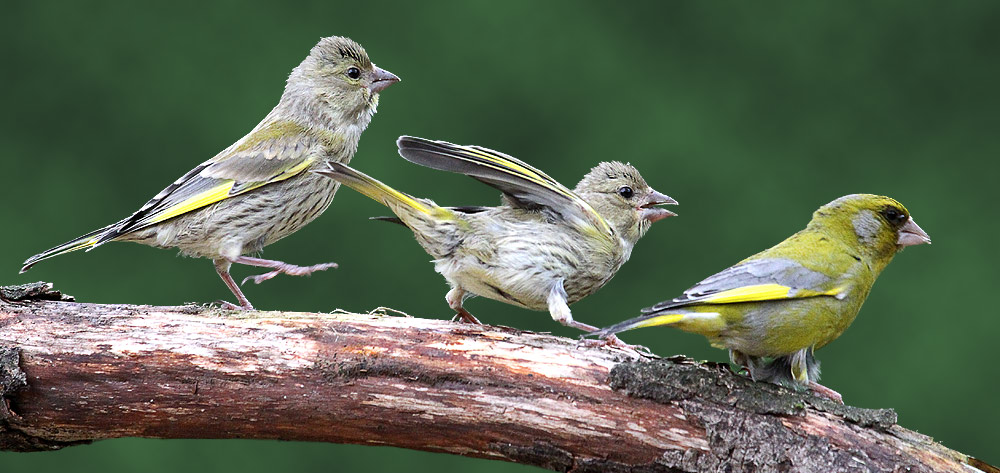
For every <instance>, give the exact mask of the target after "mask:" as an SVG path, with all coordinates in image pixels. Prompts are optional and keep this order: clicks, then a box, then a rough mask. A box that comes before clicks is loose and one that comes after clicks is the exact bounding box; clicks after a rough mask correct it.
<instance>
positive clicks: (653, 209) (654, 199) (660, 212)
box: [639, 191, 677, 223]
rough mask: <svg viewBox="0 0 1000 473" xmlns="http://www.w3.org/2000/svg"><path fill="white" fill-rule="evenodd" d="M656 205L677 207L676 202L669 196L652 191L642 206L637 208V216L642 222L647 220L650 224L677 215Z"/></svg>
mask: <svg viewBox="0 0 1000 473" xmlns="http://www.w3.org/2000/svg"><path fill="white" fill-rule="evenodd" d="M658 205H677V201H676V200H674V199H673V198H672V197H670V196H669V195H666V194H661V193H659V192H656V191H652V192H650V193H649V195H648V196H646V198H645V199H644V201H643V203H642V205H640V206H639V214H640V215H641V216H642V218H643V219H644V220H648V221H649V222H650V223H653V222H656V221H659V220H663V219H665V218H667V217H676V216H677V214H675V213H673V212H671V211H669V210H667V209H661V208H659V207H657V206H658Z"/></svg>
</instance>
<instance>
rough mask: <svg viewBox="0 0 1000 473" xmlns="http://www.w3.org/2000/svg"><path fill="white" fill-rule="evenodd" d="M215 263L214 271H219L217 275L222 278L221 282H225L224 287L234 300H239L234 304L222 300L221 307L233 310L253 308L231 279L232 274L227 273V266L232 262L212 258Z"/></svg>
mask: <svg viewBox="0 0 1000 473" xmlns="http://www.w3.org/2000/svg"><path fill="white" fill-rule="evenodd" d="M212 262H213V263H215V272H217V273H219V277H220V278H222V282H224V283H226V287H228V288H229V290H230V291H233V294H234V295H235V296H236V300H237V301H239V303H240V305H238V306H237V305H235V304H232V303H229V302H226V301H222V305H223V307H225V308H227V309H235V310H253V305H252V304H250V301H249V300H248V299H247V296H244V295H243V291H241V290H240V286H238V285H237V284H236V281H233V276H232V275H230V274H229V267H230V266H232V265H233V263H232V262H231V261H229V260H226V259H217V260H212Z"/></svg>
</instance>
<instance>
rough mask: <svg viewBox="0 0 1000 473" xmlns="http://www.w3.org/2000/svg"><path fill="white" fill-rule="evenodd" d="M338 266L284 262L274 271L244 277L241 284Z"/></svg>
mask: <svg viewBox="0 0 1000 473" xmlns="http://www.w3.org/2000/svg"><path fill="white" fill-rule="evenodd" d="M336 267H337V263H323V264H314V265H312V266H295V265H294V264H287V263H283V264H282V265H281V266H278V267H277V268H275V269H274V271H268V272H266V273H264V274H258V275H256V276H247V277H245V278H243V281H242V282H241V283H240V285H243V284H246V283H247V281H253V282H254V284H260V283H262V282H264V281H267V280H268V279H271V278H273V277H275V276H277V275H279V274H282V273H284V274H287V275H289V276H308V275H310V274H312V273H314V272H316V271H326V270H328V269H332V268H336Z"/></svg>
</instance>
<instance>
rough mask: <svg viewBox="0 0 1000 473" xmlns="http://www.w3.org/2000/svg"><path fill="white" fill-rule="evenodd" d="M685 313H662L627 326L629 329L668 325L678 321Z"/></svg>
mask: <svg viewBox="0 0 1000 473" xmlns="http://www.w3.org/2000/svg"><path fill="white" fill-rule="evenodd" d="M685 315H687V314H662V315H657V316H656V317H651V318H648V319H646V320H643V321H642V322H639V323H637V324H635V325H633V326H631V327H629V329H633V328H643V327H655V326H657V325H670V324H673V323H677V322H680V320H681V319H683V318H684V316H685Z"/></svg>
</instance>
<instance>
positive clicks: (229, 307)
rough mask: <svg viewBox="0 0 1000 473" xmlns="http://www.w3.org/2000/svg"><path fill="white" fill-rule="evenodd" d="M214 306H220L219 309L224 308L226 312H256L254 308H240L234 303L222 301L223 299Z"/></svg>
mask: <svg viewBox="0 0 1000 473" xmlns="http://www.w3.org/2000/svg"><path fill="white" fill-rule="evenodd" d="M213 304H219V307H220V308H222V309H225V310H240V311H243V310H254V309H253V306H249V307H243V306H239V305H236V304H233V303H232V302H229V301H224V300H221V299H220V300H217V301H215V302H213ZM248 304H249V303H248Z"/></svg>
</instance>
